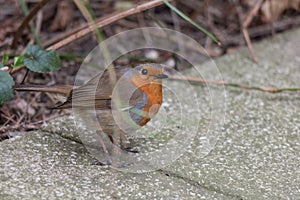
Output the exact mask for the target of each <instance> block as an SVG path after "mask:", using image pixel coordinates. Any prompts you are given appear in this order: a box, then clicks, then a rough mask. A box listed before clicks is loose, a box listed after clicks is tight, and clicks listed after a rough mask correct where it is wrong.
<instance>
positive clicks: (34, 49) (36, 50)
mask: <svg viewBox="0 0 300 200" xmlns="http://www.w3.org/2000/svg"><path fill="white" fill-rule="evenodd" d="M24 64H25V66H26V67H27V68H28V69H30V70H31V71H34V72H41V73H46V72H50V71H53V70H56V69H58V68H60V59H59V56H58V54H57V53H56V52H55V51H46V50H44V49H42V48H41V47H40V46H38V45H29V46H28V47H27V49H26V54H25V57H24Z"/></svg>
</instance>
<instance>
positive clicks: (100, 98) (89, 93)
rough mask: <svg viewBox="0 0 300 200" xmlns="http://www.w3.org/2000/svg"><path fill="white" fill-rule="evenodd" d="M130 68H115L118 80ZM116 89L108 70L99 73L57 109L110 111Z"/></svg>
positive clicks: (77, 89)
mask: <svg viewBox="0 0 300 200" xmlns="http://www.w3.org/2000/svg"><path fill="white" fill-rule="evenodd" d="M129 69H130V68H124V67H123V68H121V67H116V68H114V72H115V74H116V78H117V80H118V79H119V78H120V77H121V76H122V75H124V73H125V72H126V71H127V70H129ZM113 89H114V84H113V83H112V81H111V80H110V77H109V72H108V70H107V69H106V70H104V71H103V72H102V73H99V74H98V75H96V76H95V77H93V78H92V79H91V80H89V81H88V82H87V83H85V84H84V85H82V86H79V87H78V88H75V89H73V91H72V92H71V94H70V95H69V97H68V98H67V101H65V102H64V103H62V104H61V105H58V106H57V108H70V107H72V106H74V107H80V108H91V109H93V108H97V109H110V108H111V96H112V91H113Z"/></svg>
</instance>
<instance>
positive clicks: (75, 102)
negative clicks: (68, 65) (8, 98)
mask: <svg viewBox="0 0 300 200" xmlns="http://www.w3.org/2000/svg"><path fill="white" fill-rule="evenodd" d="M113 73H115V75H116V76H115V78H116V81H112V77H111V71H110V70H109V69H106V70H104V71H103V72H102V73H100V74H99V75H98V76H96V77H94V78H92V79H91V80H90V81H88V82H87V83H85V84H83V85H82V86H78V87H75V86H70V85H57V86H16V87H15V90H16V91H39V92H50V93H57V94H61V95H63V96H65V97H66V101H65V102H63V103H61V104H59V105H57V106H56V107H55V108H56V109H65V108H71V107H73V108H74V107H75V108H78V109H95V110H96V111H97V120H98V122H99V124H100V126H101V129H102V131H103V132H104V133H105V134H106V135H107V136H108V137H109V139H110V141H111V142H112V143H113V144H115V145H118V146H121V147H122V148H124V149H127V147H126V145H125V143H126V133H128V131H130V130H131V128H130V127H132V125H131V124H130V123H129V122H128V119H123V120H122V121H123V122H125V123H117V122H115V118H114V117H113V113H114V110H116V109H117V108H119V107H120V102H121V103H122V102H123V101H124V99H122V97H123V96H124V95H123V96H122V94H125V96H128V97H129V98H128V99H127V100H125V101H127V105H128V106H127V108H126V109H124V110H126V111H127V113H128V115H129V117H130V119H131V121H132V122H134V125H135V126H138V127H141V126H144V125H146V124H147V122H149V121H150V119H151V117H152V116H153V115H155V114H156V113H157V112H158V110H159V108H160V106H161V104H162V79H165V78H167V77H168V76H167V75H166V74H164V68H163V67H162V65H160V64H156V63H147V64H141V65H138V66H136V67H135V68H127V67H126V68H124V67H123V68H121V67H114V68H113ZM116 86H118V87H117V88H119V89H118V90H116ZM130 88H131V89H130ZM116 91H117V92H116ZM116 97H119V98H120V99H118V98H116ZM120 116H122V115H120Z"/></svg>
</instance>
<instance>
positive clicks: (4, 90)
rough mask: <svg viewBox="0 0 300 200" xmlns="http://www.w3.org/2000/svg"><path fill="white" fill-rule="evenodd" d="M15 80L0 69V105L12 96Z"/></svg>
mask: <svg viewBox="0 0 300 200" xmlns="http://www.w3.org/2000/svg"><path fill="white" fill-rule="evenodd" d="M14 84H15V82H14V80H13V78H12V77H11V76H10V75H9V73H7V72H5V71H2V70H0V105H1V104H3V103H5V102H6V101H8V100H9V99H10V98H11V97H12V96H13V89H12V87H13V86H14Z"/></svg>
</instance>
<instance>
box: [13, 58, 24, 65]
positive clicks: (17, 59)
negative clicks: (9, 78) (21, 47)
mask: <svg viewBox="0 0 300 200" xmlns="http://www.w3.org/2000/svg"><path fill="white" fill-rule="evenodd" d="M23 60H24V56H15V57H14V64H13V67H19V66H22V65H24V62H23Z"/></svg>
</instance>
